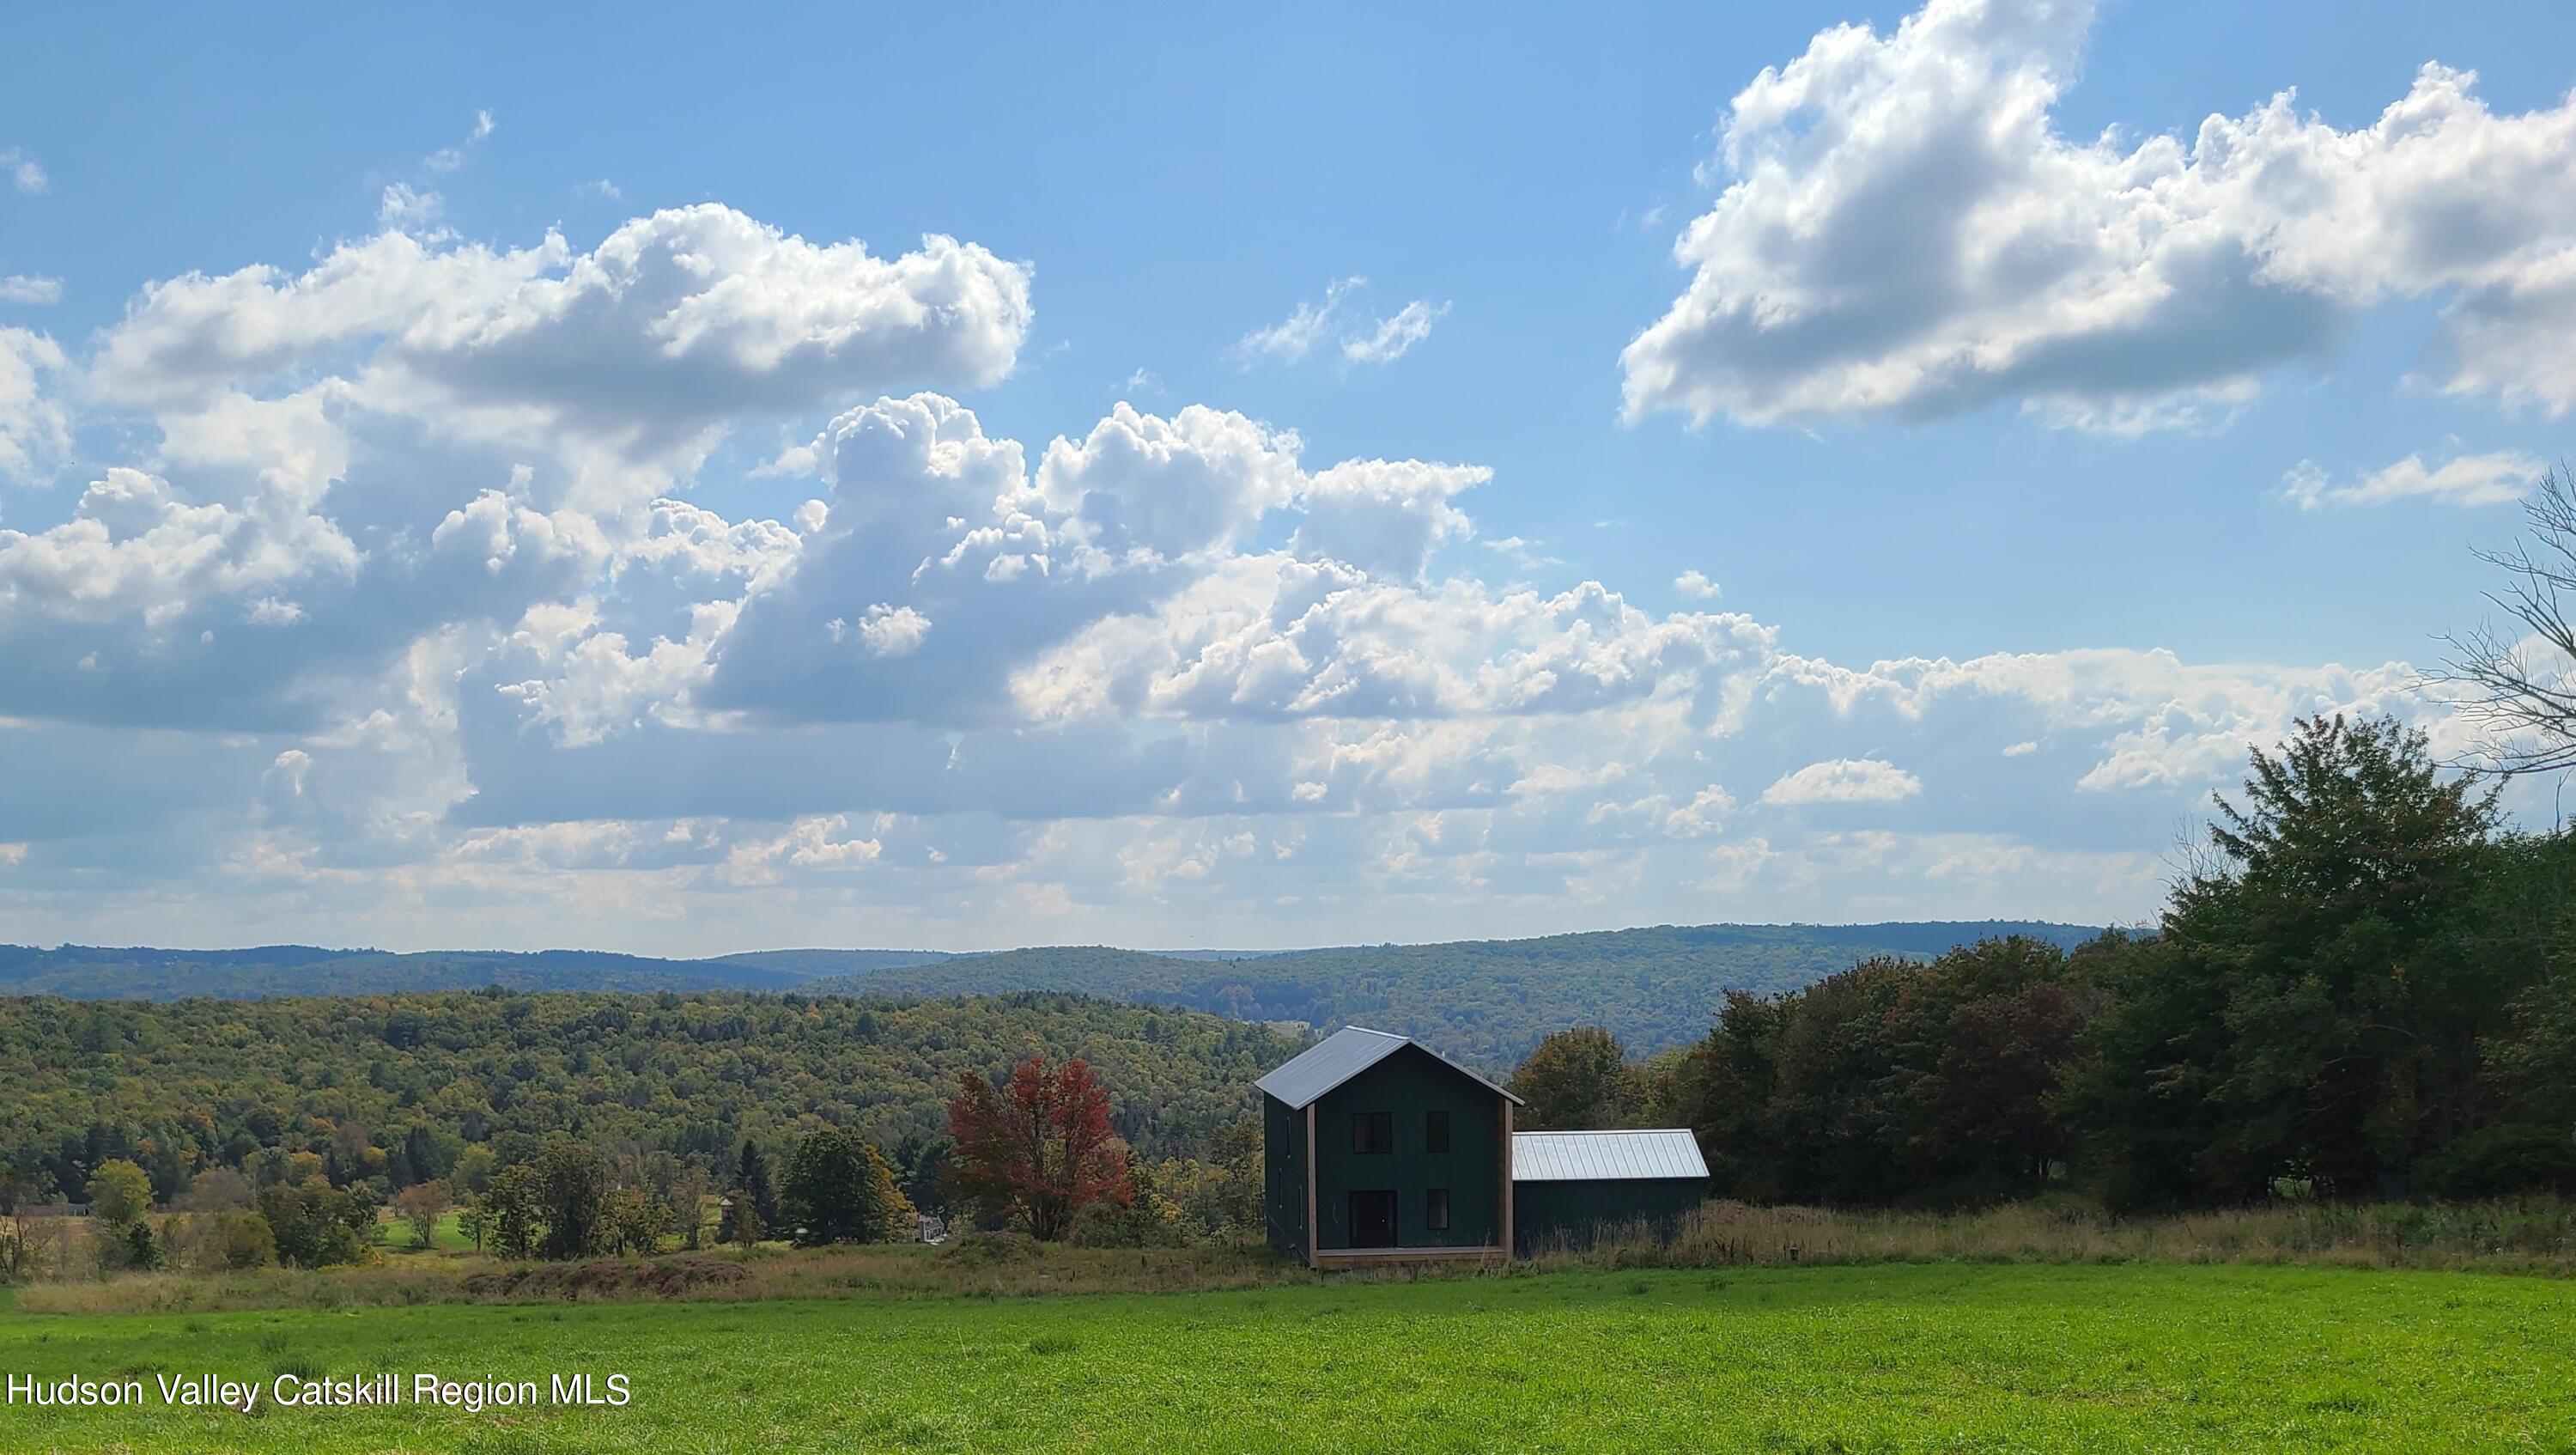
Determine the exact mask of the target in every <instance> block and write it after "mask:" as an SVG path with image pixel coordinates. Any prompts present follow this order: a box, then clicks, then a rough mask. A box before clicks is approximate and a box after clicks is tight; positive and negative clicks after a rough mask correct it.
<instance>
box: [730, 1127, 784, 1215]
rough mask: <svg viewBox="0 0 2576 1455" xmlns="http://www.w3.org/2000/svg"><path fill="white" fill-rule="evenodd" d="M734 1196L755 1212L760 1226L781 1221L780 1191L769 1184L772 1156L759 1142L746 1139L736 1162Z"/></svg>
mask: <svg viewBox="0 0 2576 1455" xmlns="http://www.w3.org/2000/svg"><path fill="white" fill-rule="evenodd" d="M733 1188H734V1199H735V1201H737V1202H738V1203H740V1204H741V1205H742V1206H743V1207H745V1208H746V1209H748V1210H749V1211H750V1212H751V1214H752V1215H753V1219H754V1220H755V1221H756V1222H758V1223H759V1225H760V1226H761V1227H764V1228H769V1227H775V1226H777V1223H778V1191H777V1189H776V1188H775V1187H773V1186H771V1185H770V1181H769V1158H768V1157H766V1156H765V1155H763V1154H762V1152H761V1150H760V1144H759V1143H757V1142H751V1141H745V1142H744V1143H743V1144H742V1151H741V1153H740V1154H739V1155H738V1156H737V1157H736V1158H735V1164H734V1183H733Z"/></svg>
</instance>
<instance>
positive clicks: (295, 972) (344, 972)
mask: <svg viewBox="0 0 2576 1455" xmlns="http://www.w3.org/2000/svg"><path fill="white" fill-rule="evenodd" d="M2093 933H2095V932H2094V931H2092V930H2089V929H2082V928H2078V927H2076V926H2072V925H2058V924H2044V923H2030V922H2021V921H1987V922H1963V923H1894V924H1876V925H1697V926H1684V927H1675V926H1669V925H1667V926H1658V927H1656V928H1652V929H1637V930H1609V931H1600V932H1594V933H1587V934H1571V935H1551V936H1548V937H1546V938H1543V939H1530V940H1471V941H1461V942H1457V943H1452V944H1439V945H1354V946H1346V947H1341V948H1336V949H1328V950H1300V951H1287V952H1279V953H1240V954H1230V953H1229V952H1224V951H1212V950H1191V951H1182V952H1176V953H1162V952H1150V951H1143V950H1120V949H1111V948H1107V947H1101V946H1058V947H1052V948H1046V949H1031V950H1009V951H1004V952H1001V953H998V954H989V955H959V956H949V955H943V954H941V953H939V952H937V951H908V950H760V951H752V952H749V953H745V954H739V955H727V956H723V957H721V958H717V959H711V960H662V959H654V958H652V957H649V956H642V955H614V954H606V953H600V952H593V951H583V950H544V951H538V952H535V953H532V954H504V953H498V952H492V951H456V952H431V953H424V954H408V955H396V954H387V953H384V952H381V951H375V950H324V949H316V948H313V947H311V946H304V945H281V946H271V947H267V948H263V949H254V950H152V949H94V948H89V947H85V946H78V945H67V946H63V947H61V948H59V949H52V950H42V949H31V948H27V947H24V946H0V994H14V995H62V996H69V997H72V998H75V999H108V998H139V999H152V1000H174V999H179V998H181V997H186V996H226V997H257V996H311V995H382V994H392V993H400V992H414V991H440V990H479V989H482V988H484V987H487V986H493V985H498V986H504V987H507V988H509V989H513V990H532V991H533V990H566V991H680V992H692V991H718V990H803V991H806V992H809V993H813V994H850V995H901V996H957V995H991V994H1000V993H1004V992H1010V991H1022V990H1042V991H1062V992H1073V993H1077V994H1083V995H1094V996H1100V997H1104V998H1106V999H1111V1000H1125V1001H1137V1002H1143V1003H1146V1004H1153V1005H1171V1006H1182V1007H1186V1008H1188V1009H1192V1010H1203V1011H1208V1012H1211V1013H1213V1014H1216V1015H1221V1016H1226V1017H1229V1018H1232V1019H1236V1020H1261V1021H1297V1022H1301V1023H1304V1024H1307V1025H1310V1026H1314V1027H1316V1028H1319V1029H1320V1028H1324V1027H1329V1026H1336V1025H1348V1024H1353V1023H1357V1024H1361V1025H1371V1026H1376V1027H1378V1028H1380V1029H1382V1030H1391V1031H1403V1032H1406V1033H1409V1034H1416V1035H1421V1036H1424V1037H1426V1038H1429V1039H1431V1040H1434V1041H1436V1042H1437V1043H1438V1044H1439V1045H1440V1047H1441V1048H1442V1049H1443V1050H1444V1051H1446V1052H1448V1053H1449V1054H1450V1055H1453V1056H1458V1057H1461V1058H1463V1059H1466V1060H1470V1061H1473V1062H1475V1063H1477V1064H1479V1065H1481V1066H1485V1067H1487V1068H1489V1069H1494V1070H1507V1069H1509V1068H1510V1066H1511V1065H1512V1063H1514V1062H1516V1061H1518V1060H1519V1059H1520V1058H1521V1057H1522V1056H1524V1055H1526V1054H1528V1052H1529V1050H1530V1048H1531V1047H1533V1046H1535V1045H1537V1044H1538V1039H1539V1037H1541V1036H1543V1035H1545V1034H1547V1033H1548V1032H1549V1031H1553V1030H1560V1029H1563V1028H1564V1027H1566V1026H1570V1025H1603V1026H1608V1027H1609V1028H1610V1029H1612V1030H1613V1031H1615V1032H1617V1033H1618V1035H1619V1036H1620V1038H1621V1039H1622V1040H1624V1041H1625V1042H1626V1043H1627V1044H1628V1045H1629V1046H1630V1047H1631V1048H1632V1049H1634V1050H1636V1051H1638V1052H1639V1053H1640V1054H1652V1053H1653V1052H1656V1051H1660V1050H1664V1049H1667V1048H1670V1047H1673V1046H1678V1045H1682V1044H1685V1043H1687V1042H1689V1041H1690V1040H1692V1039H1694V1038H1696V1037H1697V1036H1699V1035H1700V1034H1701V1033H1702V1032H1704V1031H1706V1030H1707V1029H1708V1024H1709V1020H1710V1017H1711V1016H1712V1015H1713V1014H1714V1008H1715V1007H1716V1006H1717V1005H1718V1004H1719V1003H1720V1002H1721V1001H1722V1000H1723V998H1724V996H1725V993H1726V992H1727V991H1730V990H1747V991H1753V992H1756V993H1769V992H1773V991H1780V990H1791V989H1795V988H1797V987H1798V986H1801V985H1805V984H1807V983H1809V982H1811V981H1813V980H1815V979H1817V978H1819V977H1821V976H1824V975H1829V974H1831V973H1833V972H1834V971H1836V970H1841V969H1844V968H1846V967H1848V966H1849V965H1851V964H1852V963H1853V962H1854V961H1856V960H1860V959H1865V958H1869V957H1871V956H1893V957H1899V958H1912V959H1923V958H1929V957H1931V956H1934V955H1938V954H1940V953H1942V952H1943V951H1945V950H1948V949H1951V948H1953V947H1954V946H1958V945H1962V944H1969V943H1973V942H1974V941H1977V940H1980V939H1988V938H1994V937H1997V936H2004V935H2016V934H2017V935H2023V936H2027V937H2030V938H2034V939H2041V940H2047V941H2050V942H2052V943H2055V944H2059V945H2064V946H2070V947H2071V946H2073V945H2076V944H2078V943H2081V942H2082V941H2083V940H2084V939H2086V938H2088V937H2089V936H2091V935H2092V934H2093Z"/></svg>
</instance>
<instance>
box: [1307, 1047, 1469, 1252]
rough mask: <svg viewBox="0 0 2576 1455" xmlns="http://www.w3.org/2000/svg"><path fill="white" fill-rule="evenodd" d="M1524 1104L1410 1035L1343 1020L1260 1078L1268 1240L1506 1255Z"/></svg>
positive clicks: (1335, 1247)
mask: <svg viewBox="0 0 2576 1455" xmlns="http://www.w3.org/2000/svg"><path fill="white" fill-rule="evenodd" d="M1518 1104H1519V1099H1518V1098H1516V1097H1514V1096H1513V1095H1512V1094H1511V1093H1510V1092H1508V1091H1505V1090H1503V1089H1502V1088H1501V1087H1499V1086H1496V1085H1494V1084H1493V1083H1492V1082H1490V1081H1487V1080H1486V1079H1485V1078H1483V1077H1481V1076H1478V1075H1477V1074H1476V1073H1474V1072H1472V1071H1469V1070H1467V1069H1466V1068H1465V1067H1463V1066H1460V1065H1458V1064H1457V1063H1456V1062H1454V1061H1451V1060H1449V1059H1448V1058H1447V1057H1445V1056H1442V1055H1440V1054H1439V1053H1438V1052H1436V1051H1433V1050H1431V1049H1429V1048H1428V1047H1425V1046H1423V1045H1421V1044H1420V1043H1418V1042H1415V1041H1413V1040H1411V1039H1409V1038H1407V1037H1404V1036H1393V1035H1388V1034H1387V1033H1386V1032H1384V1031H1371V1030H1363V1029H1361V1028H1360V1027H1358V1026H1351V1027H1348V1028H1345V1029H1343V1030H1339V1031H1335V1032H1334V1033H1333V1034H1332V1035H1330V1036H1328V1037H1326V1038H1325V1039H1323V1040H1322V1041H1320V1042H1317V1043H1316V1044H1315V1045H1313V1046H1310V1047H1308V1048H1307V1049H1306V1051H1305V1052H1304V1053H1303V1054H1301V1055H1299V1056H1298V1057H1297V1058H1296V1059H1294V1060H1292V1061H1290V1062H1289V1063H1288V1064H1287V1065H1285V1066H1282V1067H1280V1068H1279V1069H1278V1070H1276V1071H1273V1072H1271V1073H1270V1074H1269V1075H1267V1076H1264V1077H1262V1078H1261V1109H1262V1114H1263V1115H1262V1119H1263V1123H1264V1126H1265V1128H1266V1129H1267V1134H1268V1135H1267V1138H1266V1146H1265V1155H1264V1164H1265V1169H1266V1174H1267V1179H1268V1180H1267V1184H1266V1186H1265V1187H1264V1189H1263V1191H1264V1195H1265V1199H1266V1201H1267V1204H1268V1210H1269V1221H1270V1241H1271V1242H1272V1244H1274V1245H1275V1246H1277V1247H1278V1248H1279V1249H1280V1251H1282V1252H1285V1253H1288V1254H1291V1255H1292V1256H1295V1257H1297V1258H1301V1259H1303V1260H1305V1261H1306V1262H1307V1263H1308V1264H1309V1265H1311V1266H1316V1267H1323V1266H1328V1265H1332V1264H1337V1263H1340V1264H1348V1263H1355V1262H1370V1261H1385V1260H1387V1259H1390V1258H1404V1259H1412V1258H1441V1257H1495V1256H1500V1255H1501V1254H1502V1253H1503V1252H1504V1250H1506V1249H1508V1248H1510V1247H1511V1246H1512V1182H1511V1178H1512V1172H1511V1136H1512V1108H1513V1107H1514V1106H1516V1105H1518Z"/></svg>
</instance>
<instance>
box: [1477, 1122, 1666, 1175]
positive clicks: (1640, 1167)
mask: <svg viewBox="0 0 2576 1455" xmlns="http://www.w3.org/2000/svg"><path fill="white" fill-rule="evenodd" d="M1706 1176H1708V1163H1707V1161H1706V1160H1704V1159H1703V1158H1702V1157H1701V1156H1700V1155H1699V1139H1698V1138H1697V1137H1694V1136H1692V1135H1691V1134H1690V1133H1689V1132H1688V1131H1686V1130H1682V1129H1679V1128H1669V1129H1658V1130H1655V1131H1644V1132H1514V1133H1512V1180H1513V1181H1514V1182H1624V1181H1629V1180H1632V1179H1648V1178H1662V1177H1706Z"/></svg>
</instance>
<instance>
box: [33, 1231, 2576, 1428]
mask: <svg viewBox="0 0 2576 1455" xmlns="http://www.w3.org/2000/svg"><path fill="white" fill-rule="evenodd" d="M22 1309H23V1301H22ZM2571 1315H2576V1285H2571V1284H2570V1283H2568V1282H2565V1281H2562V1280H2558V1279H2547V1278H2531V1277H2509V1276H2498V1275H2493V1274H2484V1273H2463V1272H2439V1271H2402V1272H2392V1271H2384V1270H2371V1269H2351V1268H2321V1267H2258V1266H2188V1265H2158V1264H2119V1265H2081V1264H2074V1265H2010V1264H1992V1265H1983V1264H1960V1263H1925V1264H1881V1265H1848V1266H1840V1267H1797V1268H1786V1267H1772V1268H1737V1269H1695V1270H1682V1269H1661V1270H1606V1269H1591V1270H1580V1269H1578V1270H1569V1271H1560V1272H1543V1273H1529V1272H1512V1273H1501V1274H1488V1275H1484V1276H1476V1277H1464V1278H1451V1279H1443V1280H1422V1281H1397V1280H1390V1281H1354V1282H1347V1283H1334V1284H1313V1283H1308V1284H1300V1285H1283V1286H1275V1287H1266V1288H1253V1289H1236V1290H1215V1291H1201V1292H1191V1293H1180V1294H1129V1295H1114V1294H1113V1295H1066V1296H1058V1297H1048V1298H978V1297H957V1296H949V1297H926V1298H916V1299H887V1298H878V1297H869V1296H864V1295H860V1296H851V1297H843V1298H839V1299H791V1300H775V1301H768V1302H756V1303H573V1304H560V1305H554V1306H546V1305H466V1306H428V1307H417V1308H378V1309H367V1310H314V1309H292V1310H266V1311H249V1312H239V1313H207V1314H190V1315H179V1314H168V1315H111V1316H73V1315H46V1314H39V1313H28V1312H23V1311H22V1312H19V1313H17V1314H14V1315H8V1316H5V1317H0V1372H7V1373H13V1374H35V1375H38V1376H43V1377H47V1378H59V1377H62V1376H64V1375H72V1374H78V1375H85V1376H88V1377H92V1378H107V1377H111V1376H123V1377H133V1378H139V1379H142V1380H144V1381H145V1383H146V1384H147V1386H148V1385H149V1384H150V1383H151V1379H152V1375H153V1374H154V1373H155V1372H156V1371H166V1372H174V1373H196V1372H201V1371H212V1372H215V1373H217V1374H219V1375H221V1376H224V1377H227V1378H236V1379H258V1380H260V1381H263V1382H266V1381H268V1380H270V1379H271V1378H272V1377H273V1376H274V1375H275V1374H277V1373H280V1372H285V1373H289V1374H293V1375H297V1376H300V1377H306V1378H312V1377H321V1376H325V1375H327V1376H334V1377H347V1376H354V1375H362V1374H365V1373H370V1372H374V1371H379V1370H392V1371H396V1372H398V1373H400V1374H401V1375H402V1376H403V1379H402V1382H403V1384H404V1386H405V1387H406V1388H408V1387H409V1383H410V1377H411V1376H412V1375H413V1374H415V1373H422V1372H426V1373H435V1374H438V1375H441V1376H443V1377H445V1378H447V1379H451V1380H467V1379H476V1378H484V1379H491V1378H507V1379H530V1378H532V1379H535V1380H537V1381H539V1382H540V1383H544V1382H545V1381H546V1380H547V1379H548V1378H549V1376H551V1375H553V1374H556V1373H564V1374H571V1373H578V1372H585V1371H586V1372H589V1373H591V1374H592V1375H593V1376H594V1378H595V1380H600V1381H604V1379H605V1376H606V1375H608V1374H612V1373H615V1374H623V1375H624V1376H626V1378H627V1380H628V1381H629V1384H630V1387H631V1390H632V1399H631V1402H630V1403H629V1404H627V1405H626V1406H624V1407H623V1408H607V1407H572V1408H556V1407H546V1408H534V1409H510V1410H495V1409H487V1410H485V1411H483V1412H482V1413H480V1414H470V1413H467V1412H465V1411H463V1410H458V1409H444V1408H423V1407H419V1406H416V1405H403V1406H400V1407H396V1408H391V1409H375V1410H334V1411H313V1412H308V1411H304V1410H298V1409H277V1408H273V1407H267V1403H266V1401H265V1400H264V1401H263V1402H262V1403H263V1407H262V1408H261V1409H260V1411H259V1412H258V1413H255V1414H251V1415H243V1414H238V1413H229V1412H198V1411H187V1410H171V1409H163V1408H159V1407H157V1406H156V1405H152V1404H147V1405H146V1406H145V1407H143V1408H142V1409H140V1410H138V1411H126V1410H87V1411H68V1412H67V1411H56V1410H30V1409H27V1408H25V1407H23V1406H22V1407H18V1408H8V1409H0V1448H6V1449H10V1450H53V1449H62V1450H92V1449H101V1448H115V1449H121V1450H133V1451H182V1450H189V1451H193V1450H203V1449H242V1450H249V1451H263V1450H405V1451H429V1450H459V1451H550V1450H609V1451H624V1450H633V1451H752V1450H758V1451H764V1452H767V1451H775V1450H781V1449H796V1450H880V1449H913V1450H947V1451H987V1450H989V1451H1005V1450H1028V1449H1073V1450H1142V1449H1159V1450H1174V1449H1191V1450H1196V1449H1219V1450H1347V1449H1362V1448H1366V1449H1403V1450H1491V1449H1525V1450H1644V1449H1757V1450H1781V1451H1864V1450H1866V1451H1912V1450H1925V1451H1929V1450H1997V1451H2004V1450H2034V1451H2036V1450H2069V1449H2083V1450H2158V1451H2191V1450H2209V1451H2220V1450H2238V1449H2247V1448H2263V1449H2284V1450H2390V1451H2397V1450H2428V1449H2442V1450H2485V1449H2492V1450H2528V1449H2563V1448H2566V1447H2567V1446H2568V1444H2569V1443H2570V1441H2576V1349H2571V1345H2570V1342H2569V1341H2568V1340H2567V1339H2566V1337H2565V1333H2566V1330H2567V1329H2568V1328H2569V1327H2570V1318H2571Z"/></svg>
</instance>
